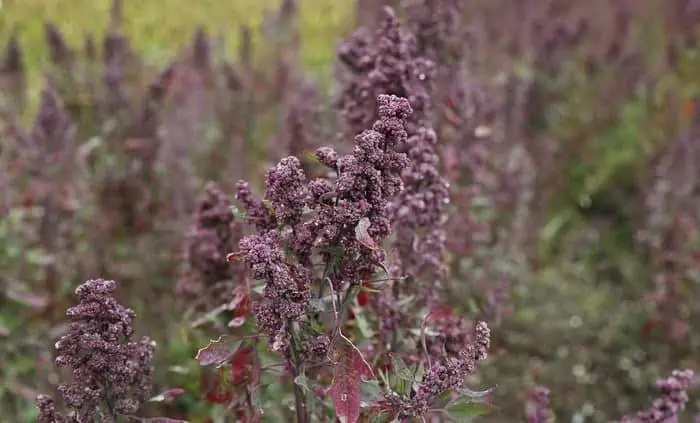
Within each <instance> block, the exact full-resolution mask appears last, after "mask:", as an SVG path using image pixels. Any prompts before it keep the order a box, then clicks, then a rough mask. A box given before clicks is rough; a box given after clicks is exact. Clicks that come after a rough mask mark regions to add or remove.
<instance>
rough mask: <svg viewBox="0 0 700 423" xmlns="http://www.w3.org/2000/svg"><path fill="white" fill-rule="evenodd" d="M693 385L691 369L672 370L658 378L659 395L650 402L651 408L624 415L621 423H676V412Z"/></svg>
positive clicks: (685, 400)
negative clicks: (632, 414)
mask: <svg viewBox="0 0 700 423" xmlns="http://www.w3.org/2000/svg"><path fill="white" fill-rule="evenodd" d="M693 385H694V373H693V371H692V370H674V371H673V373H671V376H670V377H668V378H666V379H659V380H658V381H657V382H656V386H657V387H658V388H659V390H661V396H660V397H658V398H656V399H655V400H654V401H653V402H652V406H651V408H649V409H648V410H644V411H640V412H638V413H637V414H636V415H634V416H625V417H624V418H623V419H622V420H621V421H620V422H621V423H677V422H678V414H679V413H680V412H681V411H683V410H684V409H685V406H686V404H687V403H688V390H690V389H691V388H692V387H693Z"/></svg>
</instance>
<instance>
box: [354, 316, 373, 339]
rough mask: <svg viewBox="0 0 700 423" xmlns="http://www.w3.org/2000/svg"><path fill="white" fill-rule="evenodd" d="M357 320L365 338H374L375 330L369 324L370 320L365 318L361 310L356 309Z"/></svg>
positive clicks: (358, 327)
mask: <svg viewBox="0 0 700 423" xmlns="http://www.w3.org/2000/svg"><path fill="white" fill-rule="evenodd" d="M355 322H357V329H359V330H360V333H361V334H362V336H363V337H364V338H365V339H372V337H373V336H374V331H373V330H372V328H371V327H370V326H369V322H367V319H365V317H364V316H363V315H362V313H361V312H360V311H359V310H356V311H355Z"/></svg>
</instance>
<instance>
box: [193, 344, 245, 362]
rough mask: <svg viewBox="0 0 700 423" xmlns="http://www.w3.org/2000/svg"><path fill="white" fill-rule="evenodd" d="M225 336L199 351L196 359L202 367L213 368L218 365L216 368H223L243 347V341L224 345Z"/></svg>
mask: <svg viewBox="0 0 700 423" xmlns="http://www.w3.org/2000/svg"><path fill="white" fill-rule="evenodd" d="M223 338H224V336H220V337H219V339H217V340H215V341H214V340H212V341H209V344H208V345H207V346H206V347H204V348H200V349H199V351H197V355H196V356H195V359H196V360H197V361H199V365H200V366H211V365H216V367H217V368H218V367H221V366H223V365H224V364H225V363H226V362H227V361H229V360H230V359H231V357H233V356H234V354H236V351H237V350H238V347H239V346H240V345H241V341H234V342H232V343H223V344H219V343H221V342H223Z"/></svg>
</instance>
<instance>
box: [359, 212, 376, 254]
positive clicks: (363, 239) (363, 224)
mask: <svg viewBox="0 0 700 423" xmlns="http://www.w3.org/2000/svg"><path fill="white" fill-rule="evenodd" d="M370 225H371V222H370V221H369V218H368V217H363V218H362V219H360V221H359V222H357V226H355V239H357V242H359V243H360V244H362V245H364V246H365V247H367V248H369V249H370V250H378V249H379V245H377V243H376V242H374V239H373V238H372V237H371V236H370V234H369V232H368V229H369V227H370Z"/></svg>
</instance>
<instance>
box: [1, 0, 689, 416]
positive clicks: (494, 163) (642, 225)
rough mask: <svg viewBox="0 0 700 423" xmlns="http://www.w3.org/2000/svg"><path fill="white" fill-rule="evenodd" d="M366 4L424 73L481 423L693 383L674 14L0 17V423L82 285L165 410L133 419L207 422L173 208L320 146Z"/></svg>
mask: <svg viewBox="0 0 700 423" xmlns="http://www.w3.org/2000/svg"><path fill="white" fill-rule="evenodd" d="M383 4H390V5H391V6H393V7H395V8H396V10H397V13H398V14H399V15H400V17H401V19H402V22H403V24H404V26H405V28H406V29H407V30H408V31H412V32H413V34H414V36H415V37H416V39H417V43H418V45H419V46H421V48H423V49H424V50H425V51H427V52H430V54H431V55H432V57H433V58H434V59H435V60H436V61H437V65H438V68H437V69H438V72H437V76H436V89H435V92H434V93H433V97H434V98H433V102H434V106H435V108H436V112H435V115H436V116H435V128H436V130H437V132H438V134H439V136H440V140H439V143H440V147H439V148H440V152H441V155H442V157H443V158H442V167H443V170H444V172H445V174H446V175H447V176H448V178H449V180H450V182H451V189H452V195H453V197H452V198H453V202H452V205H451V210H450V220H449V222H448V225H449V228H450V231H449V233H450V236H449V239H448V242H449V257H448V258H449V263H450V268H451V279H450V293H451V297H450V298H451V299H452V300H453V301H454V304H453V305H454V306H455V307H457V308H459V309H460V310H461V311H462V312H463V313H467V314H471V315H474V316H477V315H478V316H481V317H485V318H488V320H489V322H490V324H491V326H492V329H493V333H494V337H495V339H494V341H493V345H492V353H491V357H490V358H489V360H488V362H487V363H486V364H485V365H484V366H482V367H481V370H480V371H479V372H478V377H476V378H474V380H473V381H471V382H472V384H473V385H474V386H480V387H482V388H483V387H489V386H497V389H496V391H495V395H494V398H493V402H494V404H495V405H496V411H495V412H494V413H493V415H492V416H490V417H486V418H485V419H484V421H494V422H496V421H499V422H510V421H525V406H526V402H527V398H528V393H529V392H530V390H531V389H532V388H533V387H534V386H536V385H544V386H547V387H548V388H549V389H550V390H551V392H552V395H551V398H552V406H553V409H554V411H555V412H556V420H557V421H561V422H568V421H571V422H584V421H591V422H605V421H613V420H616V419H617V420H619V418H620V417H621V416H622V415H623V414H625V413H629V412H631V411H634V410H637V409H641V408H644V407H646V406H647V405H648V404H649V401H650V398H652V397H653V396H654V395H655V394H656V393H657V391H656V388H655V385H654V382H655V380H656V379H657V378H659V377H665V376H666V375H667V374H669V373H670V371H671V370H672V369H674V368H692V369H694V370H696V371H700V354H699V353H698V350H699V347H700V331H699V330H698V323H697V321H698V320H697V317H698V315H700V272H699V271H698V270H699V269H698V263H700V243H699V241H700V238H699V236H700V108H699V107H700V103H699V102H698V101H699V100H700V46H699V45H698V40H699V38H698V37H700V2H698V1H697V0H586V1H583V0H580V1H577V0H568V1H567V0H461V1H460V0H452V1H450V0H434V1H428V0H426V1H420V0H403V1H398V0H386V1H385V2H381V1H378V0H358V1H351V0H299V1H289V0H285V1H283V2H280V1H275V0H255V1H253V0H232V1H221V0H200V1H197V2H191V1H190V2H186V1H182V0H149V1H147V2H146V1H135V0H131V1H129V0H123V1H121V0H115V1H111V0H2V1H1V2H0V46H1V47H2V49H3V50H2V53H1V55H0V363H1V364H0V411H1V412H0V422H25V421H26V422H29V421H34V420H35V418H36V417H35V416H36V410H35V408H34V398H35V396H36V394H37V393H40V392H54V390H55V387H56V384H57V383H58V380H59V377H58V373H57V371H56V369H55V368H54V365H53V345H54V342H55V340H56V339H57V337H59V336H60V335H61V334H62V333H63V331H64V330H65V322H66V320H65V317H64V315H65V309H66V307H68V306H70V305H71V304H73V303H74V301H75V299H74V295H73V290H74V289H75V286H77V285H78V284H79V283H81V282H82V281H84V280H85V279H87V278H89V277H97V276H99V277H103V278H108V279H114V280H116V281H117V282H118V286H119V288H118V295H119V298H120V300H122V302H123V303H124V304H127V305H128V306H129V307H132V308H134V309H135V310H136V312H137V314H138V317H137V319H136V322H135V326H136V329H137V333H138V334H149V335H150V336H151V337H152V338H154V339H156V340H157V342H158V345H159V347H158V351H157V361H156V374H157V385H158V387H157V388H156V390H155V392H154V394H155V393H156V392H158V391H160V390H163V389H165V388H168V387H175V386H177V387H182V388H184V389H185V390H186V392H185V393H184V394H183V395H181V396H179V397H178V398H177V399H176V400H174V401H172V402H171V403H168V404H164V403H153V404H151V405H149V406H148V407H146V411H145V412H146V413H148V412H149V411H152V412H153V413H154V414H153V415H155V413H160V414H161V415H168V416H171V417H179V418H183V419H189V420H190V421H192V422H203V421H207V420H206V419H207V418H210V419H212V420H209V421H223V420H217V417H216V416H218V415H220V414H221V412H220V411H217V410H218V409H217V407H220V406H218V405H215V404H208V403H207V402H206V401H202V400H201V398H202V396H203V395H204V394H205V391H206V383H205V382H204V379H205V375H203V374H202V373H201V370H200V369H199V366H198V365H197V363H196V362H194V360H193V359H192V358H193V357H194V355H195V354H196V352H197V349H198V348H200V347H201V346H203V345H205V344H206V342H207V340H208V339H209V338H213V337H216V334H217V333H218V331H219V330H220V328H218V327H217V326H216V324H215V323H214V322H212V321H211V320H212V319H211V318H207V316H206V313H204V312H203V310H205V311H206V310H211V309H212V308H213V306H212V304H211V303H208V302H207V300H206V298H207V295H209V294H208V293H207V292H206V287H194V288H192V287H189V288H187V289H185V287H182V286H179V284H178V279H179V275H180V274H181V271H182V268H183V245H184V242H185V237H186V234H187V232H188V230H189V228H190V227H191V225H192V223H193V220H192V217H191V216H192V213H193V212H194V209H195V205H196V199H197V197H198V196H199V193H200V192H201V191H202V188H203V186H204V184H205V182H206V181H208V180H214V181H217V182H218V183H219V184H220V185H221V186H222V188H223V189H224V190H225V192H227V193H231V196H232V194H233V187H234V185H235V182H236V181H237V180H238V179H240V178H246V179H248V180H251V181H252V182H253V184H254V185H258V186H259V185H260V183H261V181H262V178H263V177H264V172H265V169H266V168H267V167H269V166H270V164H273V163H275V162H276V161H277V160H279V159H280V158H281V157H283V156H286V155H290V154H294V155H299V156H300V157H307V156H308V153H309V152H310V151H313V150H314V149H315V148H316V147H317V146H320V145H325V144H336V143H339V140H338V138H339V135H338V134H339V133H340V132H342V128H341V125H340V123H339V119H338V113H337V110H336V109H337V103H336V102H335V101H334V98H335V95H336V93H337V92H338V87H339V86H342V84H343V81H344V77H345V76H346V74H347V72H348V70H347V69H346V68H345V69H344V68H343V65H344V64H343V63H342V60H339V59H338V46H339V45H341V43H342V42H343V41H344V40H345V39H347V37H348V36H349V35H350V34H351V33H352V32H353V31H354V30H356V29H357V28H359V27H364V28H366V29H367V30H369V31H371V30H373V28H374V27H375V26H376V25H377V22H378V18H377V16H378V12H379V10H380V8H381V6H382V5H383ZM346 67H347V66H346ZM696 159H697V160H698V161H697V162H696ZM183 316H184V319H183ZM693 398H695V399H697V400H696V401H695V402H692V401H693ZM699 407H700V396H696V397H692V398H691V405H690V406H689V408H690V409H689V410H688V411H687V412H686V413H685V414H684V416H683V417H682V418H681V419H680V421H688V422H691V421H693V416H694V415H697V414H698V412H699V409H700V408H699ZM217 413H218V414H217ZM212 416H213V417H212ZM271 416H272V417H269V418H271V419H272V420H270V421H275V420H274V416H275V414H274V413H271Z"/></svg>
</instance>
